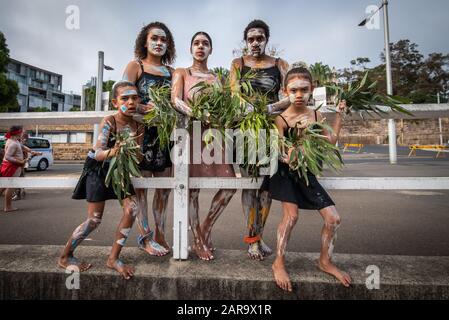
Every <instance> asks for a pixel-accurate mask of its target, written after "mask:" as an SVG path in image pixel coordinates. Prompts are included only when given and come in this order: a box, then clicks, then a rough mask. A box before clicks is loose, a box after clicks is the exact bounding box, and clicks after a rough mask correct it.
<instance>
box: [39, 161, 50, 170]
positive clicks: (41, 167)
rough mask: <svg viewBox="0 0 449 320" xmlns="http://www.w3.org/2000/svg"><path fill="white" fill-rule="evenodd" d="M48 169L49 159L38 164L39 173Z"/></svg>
mask: <svg viewBox="0 0 449 320" xmlns="http://www.w3.org/2000/svg"><path fill="white" fill-rule="evenodd" d="M47 168H48V161H47V159H41V160H40V161H39V163H38V164H37V170H38V171H45V170H47Z"/></svg>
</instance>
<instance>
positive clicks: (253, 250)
mask: <svg viewBox="0 0 449 320" xmlns="http://www.w3.org/2000/svg"><path fill="white" fill-rule="evenodd" d="M256 206H257V190H242V207H243V214H244V215H245V219H246V228H247V229H248V236H246V237H245V242H246V243H247V244H248V256H249V257H250V258H251V259H253V260H263V259H264V256H263V252H262V250H261V248H260V242H259V240H260V235H258V234H257V230H256V229H257V226H258V225H259V223H258V220H257V219H258V218H259V217H258V215H257V212H256Z"/></svg>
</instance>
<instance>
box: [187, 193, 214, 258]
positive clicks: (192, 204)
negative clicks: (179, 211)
mask: <svg viewBox="0 0 449 320" xmlns="http://www.w3.org/2000/svg"><path fill="white" fill-rule="evenodd" d="M199 195H200V190H199V189H191V190H190V201H189V223H190V228H191V229H192V234H193V250H195V253H196V255H197V256H198V258H200V259H201V260H212V259H214V256H213V254H212V252H211V251H210V250H209V249H208V248H207V246H206V244H205V241H204V237H203V234H202V232H201V227H200V222H199V217H198V211H199V208H198V197H199Z"/></svg>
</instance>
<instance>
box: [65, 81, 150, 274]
mask: <svg viewBox="0 0 449 320" xmlns="http://www.w3.org/2000/svg"><path fill="white" fill-rule="evenodd" d="M112 91H113V99H112V104H113V105H114V106H115V107H116V108H117V109H118V112H116V113H115V114H113V115H111V116H107V117H105V118H104V119H103V120H102V121H101V124H100V135H99V137H98V140H97V142H96V144H95V147H94V149H93V150H91V151H90V152H89V154H88V156H87V159H86V162H85V164H84V168H83V173H82V175H81V178H80V180H79V182H78V184H77V186H76V188H75V190H74V192H73V195H72V198H73V199H86V200H87V214H88V216H87V220H86V221H85V222H83V223H82V224H81V225H80V226H79V227H77V228H76V229H75V231H74V232H73V234H72V235H71V237H70V238H69V240H68V242H67V244H66V246H65V248H64V250H63V252H62V253H61V256H60V257H59V261H58V265H59V266H60V267H61V268H64V269H65V268H67V267H69V266H73V265H74V266H76V267H78V269H79V271H80V272H82V271H86V270H87V269H89V268H90V267H91V264H89V263H85V262H80V261H78V260H77V259H76V258H75V257H74V255H73V253H74V251H75V249H76V248H77V246H78V245H79V244H80V243H81V242H82V241H83V240H84V239H86V237H87V236H88V235H89V234H90V233H91V232H92V231H94V230H95V229H96V228H97V227H98V226H99V225H100V223H101V219H102V217H103V212H104V207H105V203H106V201H107V200H110V199H117V196H116V195H115V193H114V190H113V188H112V186H109V187H107V186H106V185H105V179H106V174H107V172H108V169H109V161H110V159H111V158H112V157H114V156H115V155H116V153H117V151H118V148H119V146H118V145H117V142H116V141H115V135H116V134H117V133H118V132H120V131H124V130H128V131H130V132H131V133H132V134H133V135H135V136H136V137H137V139H138V140H137V142H138V143H139V144H141V142H142V138H141V137H142V136H143V131H144V130H143V125H142V124H139V123H138V122H136V121H134V119H133V115H134V114H135V111H136V108H137V105H138V103H139V102H140V98H139V96H138V93H137V88H136V86H135V85H134V84H133V83H131V82H129V81H119V82H117V83H115V84H114V86H113V89H112ZM139 156H140V157H141V155H139ZM129 192H130V193H131V194H132V195H131V196H128V197H126V198H125V199H124V201H123V216H122V218H121V220H120V223H119V225H118V228H117V231H116V233H115V240H114V243H113V245H112V250H111V253H110V255H109V258H108V261H107V266H108V267H109V268H111V269H115V270H116V271H117V272H119V273H120V274H121V275H122V276H123V277H124V278H125V279H130V278H131V277H132V276H133V274H134V269H133V267H132V266H130V265H126V264H124V263H123V262H122V261H121V260H120V259H119V254H120V251H121V249H122V247H123V246H124V245H125V241H126V239H127V237H128V234H129V232H130V230H131V228H132V225H133V223H134V220H135V218H136V216H137V213H138V212H137V211H138V210H137V207H138V206H137V197H136V196H135V193H134V190H133V189H132V187H131V190H129ZM139 228H141V226H140V225H139ZM140 232H143V230H140Z"/></svg>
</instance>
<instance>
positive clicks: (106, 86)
mask: <svg viewBox="0 0 449 320" xmlns="http://www.w3.org/2000/svg"><path fill="white" fill-rule="evenodd" d="M114 83H115V81H114V80H109V81H106V82H103V92H108V91H109V109H112V107H113V106H112V103H111V99H112V86H113V85H114ZM96 93H97V88H96V87H91V88H88V89H86V91H85V94H86V111H95V95H96Z"/></svg>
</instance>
